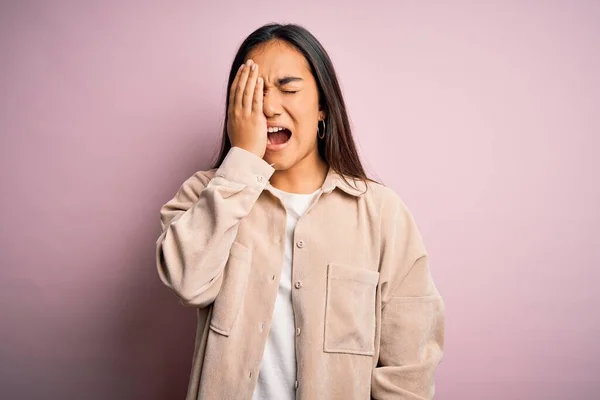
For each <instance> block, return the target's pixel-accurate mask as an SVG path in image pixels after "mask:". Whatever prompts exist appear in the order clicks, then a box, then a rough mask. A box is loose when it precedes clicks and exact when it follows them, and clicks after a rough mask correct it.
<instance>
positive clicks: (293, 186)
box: [270, 152, 329, 194]
mask: <svg viewBox="0 0 600 400" xmlns="http://www.w3.org/2000/svg"><path fill="white" fill-rule="evenodd" d="M328 170H329V166H328V165H327V163H325V161H323V159H322V158H321V157H320V156H319V155H318V152H317V154H316V156H314V155H313V156H308V157H306V158H304V159H302V160H300V161H298V162H297V163H296V164H295V165H294V166H292V167H290V168H288V169H286V170H282V171H275V173H273V176H271V180H270V182H271V185H272V186H274V187H276V188H277V189H279V190H283V191H285V192H289V193H298V194H309V193H313V192H314V191H315V190H317V189H319V188H320V187H321V186H323V182H325V178H326V177H327V172H328Z"/></svg>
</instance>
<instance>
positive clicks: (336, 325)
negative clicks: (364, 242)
mask: <svg viewBox="0 0 600 400" xmlns="http://www.w3.org/2000/svg"><path fill="white" fill-rule="evenodd" d="M378 282H379V272H377V271H371V270H368V269H365V268H357V267H350V266H346V265H340V264H335V263H331V264H329V265H328V266H327V296H326V305H325V334H324V340H323V350H324V351H325V352H328V353H350V354H360V355H371V356H372V355H374V354H375V328H376V325H375V324H376V321H375V308H376V305H375V302H376V294H377V283H378Z"/></svg>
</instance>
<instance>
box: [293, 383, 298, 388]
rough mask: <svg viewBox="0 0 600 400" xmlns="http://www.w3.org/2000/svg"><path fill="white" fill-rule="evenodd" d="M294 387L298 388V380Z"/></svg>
mask: <svg viewBox="0 0 600 400" xmlns="http://www.w3.org/2000/svg"><path fill="white" fill-rule="evenodd" d="M294 389H298V381H296V382H295V383H294Z"/></svg>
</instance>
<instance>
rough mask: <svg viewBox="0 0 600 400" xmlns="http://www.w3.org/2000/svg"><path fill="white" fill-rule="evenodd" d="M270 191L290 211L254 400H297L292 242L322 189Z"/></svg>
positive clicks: (274, 189) (288, 212)
mask: <svg viewBox="0 0 600 400" xmlns="http://www.w3.org/2000/svg"><path fill="white" fill-rule="evenodd" d="M269 189H270V190H272V191H273V192H274V193H276V194H277V195H278V196H279V197H280V198H281V200H282V202H283V204H284V205H285V208H286V210H287V227H286V235H285V237H286V238H285V256H284V258H283V268H282V271H281V281H280V282H279V291H278V292H277V299H276V300H275V308H274V310H273V321H272V323H271V330H270V331H269V337H268V339H267V343H266V346H265V352H264V354H263V358H262V361H261V364H260V372H259V375H258V381H257V383H256V388H255V389H254V394H253V396H252V400H274V399H276V400H288V399H289V400H291V399H295V398H296V388H295V384H296V334H295V330H296V327H295V323H294V310H293V308H292V251H293V246H292V243H293V239H294V229H295V228H296V222H298V219H299V218H300V217H301V216H302V215H303V214H304V213H305V212H306V211H307V210H308V208H309V207H310V205H311V204H312V202H313V200H314V198H315V197H316V195H317V193H319V191H320V190H321V189H318V190H317V191H315V192H313V193H310V194H296V193H289V192H284V191H282V190H279V189H276V188H274V187H273V186H271V187H270V188H269Z"/></svg>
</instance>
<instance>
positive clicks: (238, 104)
mask: <svg viewBox="0 0 600 400" xmlns="http://www.w3.org/2000/svg"><path fill="white" fill-rule="evenodd" d="M251 65H252V61H251V60H248V63H246V66H245V67H244V70H243V71H242V76H240V81H239V82H238V84H237V88H236V89H235V100H234V104H233V106H234V107H235V108H240V109H241V108H242V97H243V96H244V90H245V89H246V82H248V74H249V73H250V66H251Z"/></svg>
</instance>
